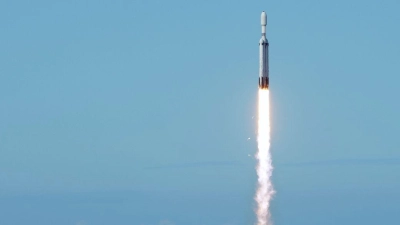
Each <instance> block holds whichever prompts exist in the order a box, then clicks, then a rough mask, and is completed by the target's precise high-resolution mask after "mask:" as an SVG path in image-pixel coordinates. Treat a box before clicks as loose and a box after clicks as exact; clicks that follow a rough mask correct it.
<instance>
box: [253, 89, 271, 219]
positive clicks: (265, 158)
mask: <svg viewBox="0 0 400 225" xmlns="http://www.w3.org/2000/svg"><path fill="white" fill-rule="evenodd" d="M269 121H270V120H269V90H268V89H259V92H258V133H257V142H258V152H257V155H256V158H257V160H258V162H257V175H258V187H257V192H256V195H255V200H256V203H257V209H256V214H257V225H271V224H272V223H271V214H270V211H269V207H270V201H271V199H272V196H273V195H274V193H275V191H274V189H273V186H272V181H271V176H272V169H273V167H272V159H271V153H270V150H269V148H270V123H269Z"/></svg>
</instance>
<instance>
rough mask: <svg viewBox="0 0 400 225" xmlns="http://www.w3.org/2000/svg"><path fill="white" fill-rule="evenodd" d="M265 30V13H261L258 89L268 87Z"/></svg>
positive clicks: (267, 44)
mask: <svg viewBox="0 0 400 225" xmlns="http://www.w3.org/2000/svg"><path fill="white" fill-rule="evenodd" d="M266 31H267V14H266V13H265V12H264V11H263V12H262V13H261V39H260V42H259V48H260V73H259V77H258V87H259V88H260V89H268V88H269V65H268V46H269V43H268V40H267V36H266Z"/></svg>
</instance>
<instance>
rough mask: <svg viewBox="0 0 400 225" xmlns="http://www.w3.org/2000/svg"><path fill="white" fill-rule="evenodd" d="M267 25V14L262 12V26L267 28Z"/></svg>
mask: <svg viewBox="0 0 400 225" xmlns="http://www.w3.org/2000/svg"><path fill="white" fill-rule="evenodd" d="M266 25H267V14H266V13H265V12H264V11H262V13H261V26H266Z"/></svg>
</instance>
